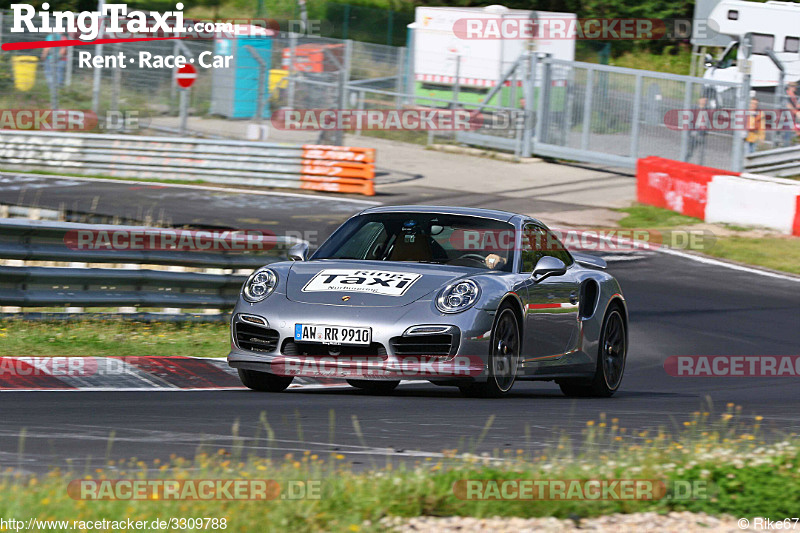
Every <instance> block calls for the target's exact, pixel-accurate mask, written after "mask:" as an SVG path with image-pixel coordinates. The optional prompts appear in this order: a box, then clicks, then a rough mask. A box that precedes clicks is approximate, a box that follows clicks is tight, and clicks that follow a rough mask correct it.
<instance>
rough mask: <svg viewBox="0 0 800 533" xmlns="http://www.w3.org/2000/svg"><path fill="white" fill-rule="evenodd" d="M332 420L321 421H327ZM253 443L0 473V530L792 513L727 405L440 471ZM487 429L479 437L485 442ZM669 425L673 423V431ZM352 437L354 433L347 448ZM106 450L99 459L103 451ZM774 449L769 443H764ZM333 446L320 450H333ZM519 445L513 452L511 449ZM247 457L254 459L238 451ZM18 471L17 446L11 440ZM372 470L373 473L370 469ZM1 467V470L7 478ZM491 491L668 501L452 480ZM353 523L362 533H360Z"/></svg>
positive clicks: (784, 443)
mask: <svg viewBox="0 0 800 533" xmlns="http://www.w3.org/2000/svg"><path fill="white" fill-rule="evenodd" d="M331 417H334V413H333V411H331ZM247 422H252V423H245V424H244V425H243V426H242V427H248V428H253V431H254V434H253V435H252V436H244V435H241V432H240V429H239V428H240V422H239V420H236V421H235V422H233V423H232V433H233V435H235V436H237V437H239V438H238V439H237V443H238V444H236V445H235V446H234V447H233V448H230V449H219V450H217V449H215V448H212V447H211V446H205V447H201V448H200V449H199V450H198V452H197V453H196V454H195V456H194V457H193V458H191V459H184V458H177V457H173V458H172V459H171V460H169V461H167V462H166V464H162V463H160V462H159V461H158V460H156V461H153V462H148V463H145V462H144V461H139V460H136V459H132V460H130V461H122V462H117V463H113V462H108V466H107V467H106V468H102V469H96V470H94V469H92V470H90V469H88V468H87V467H83V466H82V465H80V464H75V465H73V466H72V467H71V468H68V469H64V470H59V471H55V472H52V473H51V474H50V475H46V476H42V477H38V478H36V477H28V476H23V475H20V474H17V473H14V472H12V471H7V472H6V473H5V475H4V476H3V477H2V478H0V516H3V517H6V518H10V517H16V518H18V519H27V518H28V517H38V518H40V519H69V520H96V519H101V518H106V519H109V520H115V519H116V520H119V519H124V518H131V519H133V520H148V521H150V520H153V519H155V518H159V517H161V518H169V517H209V518H226V520H227V522H228V527H227V529H228V530H229V531H242V532H248V531H253V532H261V531H334V532H336V531H344V532H358V531H382V530H383V528H382V526H380V525H378V523H379V521H380V520H381V519H382V518H384V517H392V516H399V517H414V516H420V515H427V516H475V517H493V516H499V517H537V516H554V517H558V518H567V517H572V518H582V517H590V516H597V515H603V514H610V513H616V512H620V513H632V512H642V511H656V512H659V513H666V512H669V511H673V510H676V511H683V510H688V511H694V512H706V513H708V514H711V515H720V514H730V515H733V516H736V517H744V516H748V517H752V516H764V517H769V518H772V519H782V518H783V517H785V516H793V513H794V512H796V510H797V501H798V500H800V469H799V468H800V439H798V438H797V436H794V435H792V436H787V435H782V434H777V433H774V432H771V431H764V430H763V429H762V428H761V424H762V421H761V417H755V418H750V417H747V418H745V417H743V416H742V415H741V408H739V407H735V406H733V405H732V404H729V405H728V407H727V409H726V412H724V413H722V414H721V415H713V414H711V413H709V412H695V413H693V414H691V415H689V414H687V416H686V420H685V421H683V422H682V423H681V424H679V425H678V426H677V428H676V429H675V430H674V431H672V432H668V431H666V430H664V429H663V428H662V429H656V430H650V431H640V432H630V431H627V430H626V428H625V427H623V426H621V425H620V421H619V420H618V419H611V420H608V419H606V417H605V415H603V414H600V416H599V418H598V419H597V420H592V421H589V422H587V425H586V427H585V429H584V431H583V435H582V436H580V437H578V438H577V440H578V442H572V441H571V440H570V439H569V438H567V437H565V436H558V434H556V442H557V444H555V445H552V446H551V447H550V448H549V449H547V450H546V451H545V452H544V453H542V454H539V455H528V454H527V453H525V452H523V451H522V450H517V449H512V450H506V451H505V452H502V453H501V452H499V451H498V450H495V452H494V453H493V454H491V455H490V456H487V455H481V456H478V455H475V454H474V453H458V452H457V451H456V450H443V453H442V456H441V458H437V459H430V458H428V459H426V460H424V461H417V462H416V463H411V462H406V463H401V464H397V463H396V462H393V461H392V460H391V459H390V458H388V457H387V458H386V459H377V460H374V461H373V464H372V466H370V467H368V468H366V469H359V470H355V469H353V468H352V467H351V466H350V465H349V464H348V463H347V462H346V457H345V456H343V455H340V454H339V453H338V452H336V451H334V452H331V453H330V454H329V453H327V451H326V453H321V452H320V453H319V454H315V453H312V452H304V453H302V454H296V455H292V454H287V455H286V456H282V455H281V456H277V457H276V456H273V455H271V453H270V450H271V449H272V448H273V444H274V432H273V430H272V429H271V426H270V424H269V420H268V417H267V415H266V414H265V413H262V414H261V417H260V420H256V421H247ZM492 422H493V418H490V419H489V420H488V421H487V422H486V425H485V427H484V430H483V432H482V433H481V436H480V437H477V440H476V441H474V442H473V444H475V443H477V441H478V440H480V438H481V437H482V436H484V435H485V434H487V433H488V432H489V431H492V429H491V425H492ZM676 424H677V422H676ZM359 428H360V426H359V424H358V421H357V420H356V419H354V420H353V429H354V430H355V432H356V433H357V434H359V435H360V431H359ZM113 438H114V435H113V433H112V434H111V435H110V437H109V442H108V449H109V453H110V452H111V450H112V448H113V444H114V442H113ZM776 439H777V441H776ZM334 441H335V439H334V438H333V437H332V442H334ZM523 444H524V445H526V446H527V445H529V444H530V443H520V444H519V446H520V447H522V446H523ZM254 449H258V450H259V451H258V452H257V453H255V452H248V451H247V450H254ZM18 455H19V457H20V459H21V458H22V457H24V434H23V435H22V436H21V437H20V445H19V453H18ZM379 462H380V464H378V463H379ZM8 463H11V464H13V460H12V461H7V464H8ZM81 478H90V479H148V480H149V479H187V478H193V479H261V480H275V481H276V482H277V483H278V484H279V485H280V486H281V488H282V491H283V492H285V488H286V487H287V486H288V484H289V483H290V482H292V481H294V482H297V481H312V482H315V483H317V484H318V486H319V487H320V489H321V490H320V497H319V498H314V499H311V498H303V499H296V500H294V499H281V498H277V499H275V500H274V501H269V502H264V501H242V500H234V501H231V500H227V501H226V500H223V501H204V502H192V501H180V500H179V501H174V500H172V501H166V500H163V499H159V500H158V501H154V500H155V499H153V498H151V499H149V500H146V501H119V500H106V501H97V500H77V501H76V500H73V499H72V498H71V497H70V496H69V495H68V493H67V490H66V488H67V484H68V483H69V481H70V480H74V479H81ZM474 479H479V480H504V479H535V480H558V479H584V480H588V479H652V480H663V481H664V482H665V483H666V486H667V487H668V496H670V497H667V498H663V499H656V500H650V501H633V500H616V501H615V500H610V501H588V500H583V501H579V500H570V501H563V500H562V501H541V500H540V501H536V500H533V501H530V500H528V501H488V500H483V501H480V500H466V499H459V498H458V497H457V496H456V495H455V494H454V490H453V487H454V483H456V482H457V481H460V480H474ZM675 481H688V482H698V483H700V484H702V488H703V490H704V492H703V493H697V494H695V495H694V497H693V498H692V499H682V498H676V497H674V496H675V494H674V493H670V492H669V487H672V486H673V483H674V482H675ZM366 521H370V524H367V523H366Z"/></svg>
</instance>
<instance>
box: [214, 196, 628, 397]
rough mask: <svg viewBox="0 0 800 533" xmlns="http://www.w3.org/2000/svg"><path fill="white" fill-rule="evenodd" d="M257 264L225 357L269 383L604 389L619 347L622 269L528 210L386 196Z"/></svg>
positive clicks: (251, 380)
mask: <svg viewBox="0 0 800 533" xmlns="http://www.w3.org/2000/svg"><path fill="white" fill-rule="evenodd" d="M289 255H290V258H291V259H292V261H286V262H281V263H273V264H270V265H268V266H265V267H263V268H259V269H258V270H256V271H255V272H253V274H252V275H250V277H249V279H248V280H247V281H246V282H245V284H244V286H243V287H242V291H241V296H240V298H239V302H238V303H237V305H236V308H235V309H234V311H233V315H232V322H231V341H232V342H231V352H230V354H229V356H228V361H229V364H230V365H231V366H232V367H234V368H237V369H238V371H239V376H240V377H241V379H242V382H243V383H244V384H245V385H246V386H247V387H249V388H251V389H254V390H259V391H271V392H278V391H282V390H284V389H286V388H287V387H288V386H289V385H290V384H291V383H292V381H293V380H294V379H295V378H296V377H298V376H301V377H310V378H317V379H322V380H323V381H324V379H325V378H334V379H338V380H341V379H346V380H347V381H348V382H349V383H350V384H351V385H353V386H355V387H358V388H360V389H364V390H367V391H371V392H375V393H387V392H389V391H391V390H393V389H394V388H395V387H396V386H397V385H398V384H399V383H400V381H402V380H416V381H420V380H424V381H429V382H431V383H435V384H437V385H452V386H457V387H458V388H459V389H460V390H461V392H462V393H463V394H465V395H468V396H481V397H496V396H502V395H504V394H505V393H507V392H508V391H509V390H510V389H511V387H512V385H513V384H514V382H515V381H519V380H546V381H552V380H554V381H555V382H556V383H558V385H559V386H560V387H561V390H562V391H563V392H564V393H565V394H567V395H569V396H611V395H612V394H614V392H615V391H616V390H617V389H618V388H619V386H620V382H621V381H622V374H623V371H624V370H625V358H626V354H627V350H628V328H627V326H628V313H627V308H626V304H625V299H624V298H623V296H622V291H621V290H620V287H619V284H618V283H617V281H616V280H615V279H614V278H613V277H612V276H610V275H609V274H607V273H606V272H604V271H603V269H604V268H605V266H606V265H605V262H604V261H603V260H602V259H600V258H598V257H594V256H590V255H584V254H578V253H570V252H569V251H567V250H566V249H565V248H564V246H563V245H562V244H561V242H560V241H559V240H558V238H557V237H556V236H555V235H554V233H553V232H551V231H550V230H549V229H548V228H547V227H546V226H545V225H544V224H542V223H541V222H539V221H538V220H535V219H533V218H530V217H527V216H524V215H518V214H514V213H507V212H504V211H494V210H487V209H473V208H457V207H434V206H393V207H376V208H370V209H367V210H365V211H362V212H361V213H359V214H357V215H355V216H353V217H352V218H350V219H349V220H348V221H347V222H345V223H344V224H343V225H342V226H341V227H339V229H337V230H336V231H335V232H334V233H333V234H332V235H331V236H330V238H328V240H326V241H325V242H324V243H323V244H322V245H321V246H320V247H319V249H317V251H316V252H315V253H314V254H313V255H312V256H311V257H310V258H308V257H307V255H308V246H307V245H306V244H301V245H298V246H297V247H295V248H293V249H292V250H291V251H290V254H289Z"/></svg>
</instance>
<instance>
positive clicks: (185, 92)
mask: <svg viewBox="0 0 800 533" xmlns="http://www.w3.org/2000/svg"><path fill="white" fill-rule="evenodd" d="M190 90H191V89H189V88H186V89H181V90H180V91H181V93H180V95H181V99H180V124H181V125H180V134H181V135H186V123H187V122H188V120H189V91H190Z"/></svg>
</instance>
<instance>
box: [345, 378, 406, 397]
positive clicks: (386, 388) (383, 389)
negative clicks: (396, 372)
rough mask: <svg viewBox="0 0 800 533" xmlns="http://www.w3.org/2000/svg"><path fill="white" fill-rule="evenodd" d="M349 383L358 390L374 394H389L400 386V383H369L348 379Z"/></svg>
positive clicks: (363, 380)
mask: <svg viewBox="0 0 800 533" xmlns="http://www.w3.org/2000/svg"><path fill="white" fill-rule="evenodd" d="M347 382H348V383H349V384H350V385H352V386H353V387H355V388H357V389H361V390H363V391H367V392H371V393H372V394H387V393H389V392H392V391H393V390H394V389H396V388H397V386H398V385H400V381H369V380H366V379H348V380H347Z"/></svg>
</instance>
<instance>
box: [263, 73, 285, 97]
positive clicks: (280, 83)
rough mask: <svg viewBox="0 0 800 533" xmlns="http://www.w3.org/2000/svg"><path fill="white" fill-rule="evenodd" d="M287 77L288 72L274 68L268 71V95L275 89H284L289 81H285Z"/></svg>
mask: <svg viewBox="0 0 800 533" xmlns="http://www.w3.org/2000/svg"><path fill="white" fill-rule="evenodd" d="M288 75H289V71H288V70H282V69H279V68H274V69H272V70H270V71H269V88H268V89H267V90H268V91H269V93H270V94H273V91H274V90H275V87H280V88H281V89H285V88H286V86H287V85H288V82H289V80H287V79H286V76H288Z"/></svg>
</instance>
